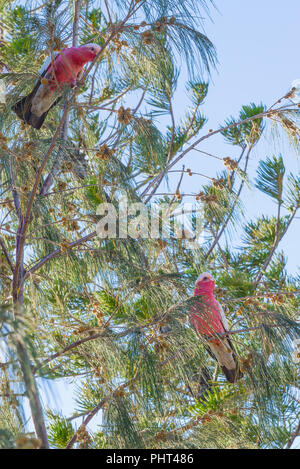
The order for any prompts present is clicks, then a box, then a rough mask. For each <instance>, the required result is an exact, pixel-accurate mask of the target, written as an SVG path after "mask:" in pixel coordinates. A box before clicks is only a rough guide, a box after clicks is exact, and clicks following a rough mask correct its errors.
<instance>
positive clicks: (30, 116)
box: [12, 44, 100, 129]
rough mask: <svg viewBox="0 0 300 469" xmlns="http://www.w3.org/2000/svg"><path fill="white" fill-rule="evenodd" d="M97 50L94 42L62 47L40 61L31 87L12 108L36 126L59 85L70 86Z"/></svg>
mask: <svg viewBox="0 0 300 469" xmlns="http://www.w3.org/2000/svg"><path fill="white" fill-rule="evenodd" d="M99 52H100V46H98V44H86V45H84V46H80V47H69V48H68V49H62V51H61V52H60V53H59V54H57V55H56V56H54V57H53V58H52V61H51V58H49V59H48V60H47V61H46V62H45V63H44V64H43V66H42V68H41V70H40V73H39V75H40V76H39V79H38V81H37V82H36V84H35V86H34V88H33V90H32V91H31V93H30V94H29V95H28V96H25V97H24V98H22V99H21V100H20V101H18V102H17V103H16V104H15V105H14V106H13V107H12V109H13V111H14V112H15V113H16V114H17V115H18V116H19V117H20V119H22V120H23V121H24V122H26V123H27V124H29V125H31V126H32V127H34V128H35V129H40V128H41V126H42V124H43V122H44V120H45V118H46V116H47V113H48V111H49V110H50V109H51V108H52V107H53V106H55V104H57V102H58V101H59V99H60V96H61V94H62V92H63V85H64V84H67V85H70V86H71V87H72V86H74V85H75V84H76V80H77V78H78V77H79V75H80V73H81V72H82V70H83V67H84V65H85V64H86V63H87V62H92V61H93V60H94V58H95V57H96V56H97V54H98V53H99Z"/></svg>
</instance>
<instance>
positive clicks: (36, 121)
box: [12, 93, 60, 130]
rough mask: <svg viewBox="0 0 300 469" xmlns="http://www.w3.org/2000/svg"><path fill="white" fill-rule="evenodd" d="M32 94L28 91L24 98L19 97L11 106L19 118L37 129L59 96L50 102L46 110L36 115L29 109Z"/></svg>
mask: <svg viewBox="0 0 300 469" xmlns="http://www.w3.org/2000/svg"><path fill="white" fill-rule="evenodd" d="M32 95H33V93H30V94H29V95H28V96H25V97H24V98H22V99H20V101H18V102H17V103H16V104H14V105H13V106H12V110H13V111H14V112H15V113H16V114H17V116H18V117H20V119H22V120H23V121H24V122H26V124H29V125H31V126H32V127H34V128H35V129H37V130H39V129H40V128H41V127H42V125H43V123H44V120H45V119H46V117H47V114H48V112H49V111H50V109H52V108H53V106H55V105H56V104H57V103H58V101H59V100H60V97H59V98H57V100H56V101H55V102H54V103H53V104H52V106H51V107H50V108H49V109H48V110H47V111H46V112H44V114H42V115H41V116H36V115H35V114H33V113H32V112H31V111H30V107H31V100H32V97H33V96H32Z"/></svg>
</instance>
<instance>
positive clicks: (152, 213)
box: [96, 197, 203, 247]
mask: <svg viewBox="0 0 300 469" xmlns="http://www.w3.org/2000/svg"><path fill="white" fill-rule="evenodd" d="M96 213H97V215H98V216H101V218H100V220H99V221H98V223H97V227H96V231H97V234H98V236H99V237H100V238H102V239H105V238H112V239H114V238H121V239H122V238H123V239H125V238H128V237H130V238H142V239H147V238H150V239H159V238H165V239H167V238H176V239H187V240H189V241H190V245H191V246H190V247H193V242H194V243H196V244H197V247H199V238H200V237H201V234H202V232H203V215H202V208H201V205H200V204H197V205H195V204H192V203H184V204H181V205H179V206H176V208H175V209H174V207H173V206H171V205H170V204H169V203H160V204H158V203H152V204H150V205H145V204H143V203H142V202H133V203H131V202H129V201H128V200H127V198H126V197H122V198H121V199H120V200H119V204H118V205H117V206H116V205H115V204H112V203H102V204H100V205H99V206H98V208H97V212H96Z"/></svg>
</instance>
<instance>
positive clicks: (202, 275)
mask: <svg viewBox="0 0 300 469" xmlns="http://www.w3.org/2000/svg"><path fill="white" fill-rule="evenodd" d="M205 277H208V278H209V280H212V281H214V278H213V276H212V275H211V274H210V273H209V272H203V273H202V274H200V275H199V277H198V278H197V280H196V283H198V282H202V280H204V279H205Z"/></svg>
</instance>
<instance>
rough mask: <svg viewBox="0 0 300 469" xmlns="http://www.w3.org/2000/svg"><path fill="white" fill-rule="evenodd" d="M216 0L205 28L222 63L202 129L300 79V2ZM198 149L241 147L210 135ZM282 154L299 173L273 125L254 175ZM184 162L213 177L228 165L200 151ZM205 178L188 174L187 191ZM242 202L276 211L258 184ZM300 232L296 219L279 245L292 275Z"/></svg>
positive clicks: (180, 102) (251, 212)
mask: <svg viewBox="0 0 300 469" xmlns="http://www.w3.org/2000/svg"><path fill="white" fill-rule="evenodd" d="M215 3H216V5H217V8H218V10H211V16H212V20H213V22H212V21H210V20H209V19H207V20H206V21H205V32H206V34H207V36H208V37H209V38H210V39H211V40H212V42H213V43H214V45H215V46H216V49H217V54H218V60H219V64H218V67H217V70H216V71H212V77H211V82H210V87H209V92H208V96H207V98H206V101H205V104H204V105H203V108H202V109H203V113H204V114H205V115H206V116H207V117H208V119H209V120H208V124H207V125H206V126H205V128H204V131H203V133H207V130H208V129H210V128H212V129H216V128H218V127H219V125H220V124H222V123H224V120H225V119H226V118H228V117H229V116H230V115H233V116H238V113H239V111H240V109H241V106H242V105H244V104H250V103H251V102H254V103H255V104H259V103H260V102H263V103H264V104H266V105H267V106H269V105H271V104H273V102H274V101H275V100H276V99H278V98H279V97H281V96H283V95H284V94H285V93H286V92H287V91H288V90H289V89H290V87H291V83H292V81H293V80H294V79H295V78H298V77H300V62H299V59H298V57H299V18H300V2H299V0H288V1H287V2H286V3H284V2H282V1H281V0H263V1H261V0H251V2H247V1H243V2H242V1H240V0H224V1H222V0H216V2H215ZM179 88H180V86H179ZM185 103H186V99H185V96H184V94H183V93H182V91H180V92H179V93H178V94H177V99H176V106H175V109H176V110H177V111H178V113H179V112H182V109H183V106H184V104H185ZM269 127H270V126H269ZM198 148H199V149H201V150H204V151H208V152H210V153H213V154H215V155H218V156H220V157H224V156H233V157H234V156H235V157H237V156H238V154H239V150H238V149H234V148H233V147H231V146H230V145H228V144H226V143H225V142H224V140H223V138H222V137H221V136H218V137H212V138H210V139H209V140H207V141H205V142H203V144H201V145H199V146H198ZM279 153H282V155H283V159H284V162H285V164H286V169H287V171H286V173H288V172H289V171H292V172H293V173H294V174H295V173H298V172H299V169H300V164H299V156H298V155H297V154H295V152H294V150H293V149H292V148H291V147H290V146H289V144H288V141H287V139H283V140H282V141H280V140H278V139H276V140H274V139H273V138H272V132H271V129H270V128H267V130H266V132H265V133H264V136H263V137H262V139H261V141H260V142H259V144H258V145H257V147H256V148H255V149H254V151H253V152H252V156H251V159H250V164H249V170H250V171H249V175H250V177H251V179H252V180H253V178H254V177H255V173H256V168H257V164H258V161H259V160H260V159H265V158H266V157H267V156H272V154H279ZM182 164H185V165H186V167H190V168H192V169H193V170H194V171H196V170H198V171H199V172H202V173H205V174H207V175H209V176H211V177H214V176H215V173H216V171H221V170H223V169H224V167H223V164H222V162H218V161H217V160H216V159H212V158H207V157H205V156H202V155H201V154H200V153H198V152H191V154H189V155H188V156H187V157H186V158H185V159H183V160H182V161H181V162H180V165H178V169H181V167H182ZM176 177H177V178H178V177H179V176H178V175H177V176H176ZM205 182H207V180H206V181H205V179H203V178H202V179H201V178H196V177H193V178H191V177H189V176H185V178H184V181H183V184H182V192H188V193H190V192H191V191H197V189H198V190H200V189H201V187H199V186H201V184H202V183H205ZM242 200H243V202H244V210H245V212H244V213H245V216H246V218H247V219H248V218H249V217H250V218H256V217H257V216H259V215H261V214H262V213H264V214H266V215H273V214H275V209H276V206H275V204H274V203H273V202H272V201H271V200H270V199H268V197H267V196H265V195H264V194H261V193H260V191H259V190H257V189H255V188H252V189H251V190H250V191H249V190H246V189H244V192H243V197H242ZM299 230H300V220H299V219H295V220H294V223H293V225H292V226H291V228H290V231H289V233H288V235H287V236H286V238H285V239H284V240H283V241H282V243H281V244H280V247H279V248H280V249H283V250H284V251H285V254H286V255H287V256H288V270H289V272H290V273H292V274H295V273H296V272H297V270H298V266H299V256H298V255H297V254H296V253H297V245H298V239H299V234H298V233H299ZM238 235H239V233H238V234H237V236H235V237H234V238H233V239H232V240H231V242H232V245H233V246H237V245H238V244H239V236H238Z"/></svg>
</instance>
